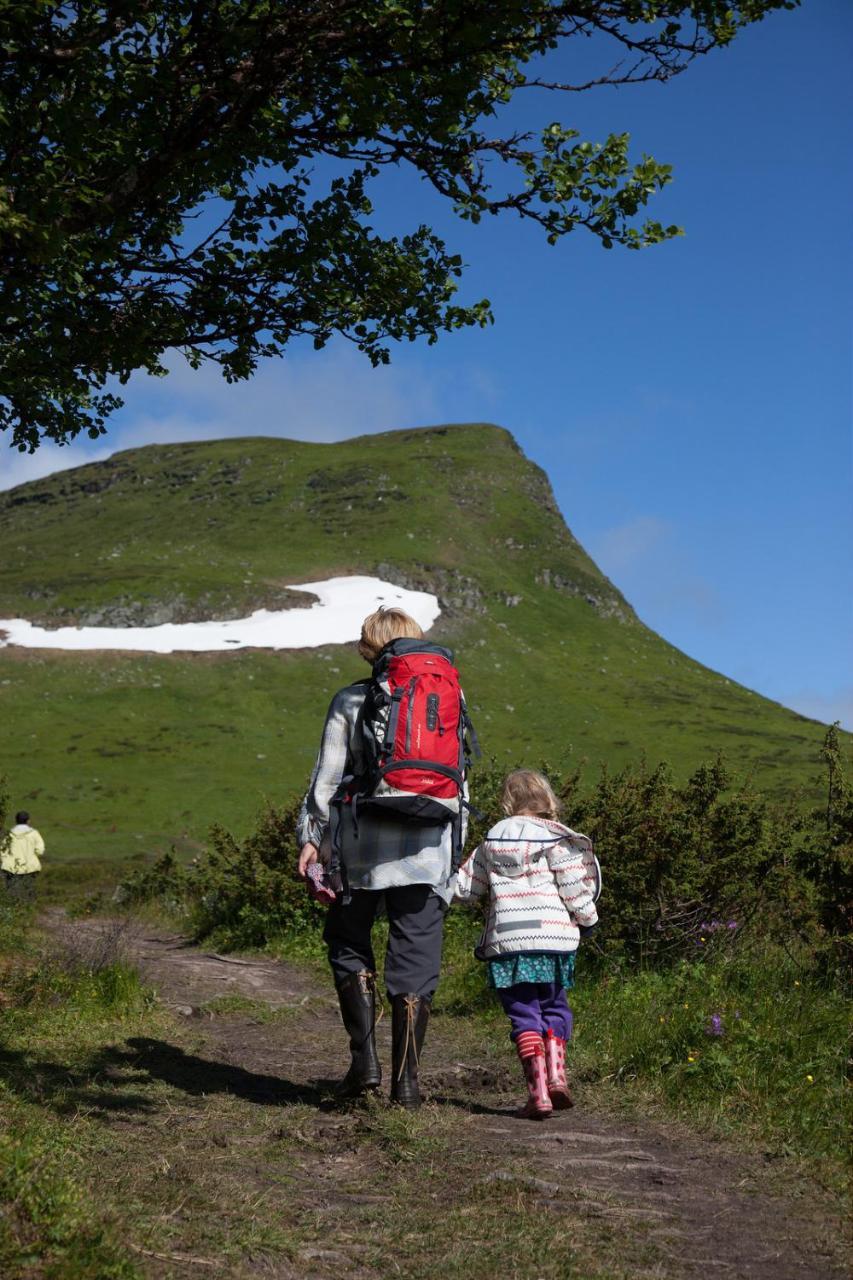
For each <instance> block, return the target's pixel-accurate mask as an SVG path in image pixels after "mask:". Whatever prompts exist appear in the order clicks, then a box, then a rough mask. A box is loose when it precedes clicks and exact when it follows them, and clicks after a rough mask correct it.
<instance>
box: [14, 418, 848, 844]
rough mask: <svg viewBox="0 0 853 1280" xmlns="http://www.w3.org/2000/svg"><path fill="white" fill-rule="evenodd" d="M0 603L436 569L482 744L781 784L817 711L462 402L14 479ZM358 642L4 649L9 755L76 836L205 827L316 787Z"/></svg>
mask: <svg viewBox="0 0 853 1280" xmlns="http://www.w3.org/2000/svg"><path fill="white" fill-rule="evenodd" d="M0 539H2V546H3V547H4V549H5V555H4V558H3V563H2V565H0V617H25V618H29V619H31V620H33V621H39V622H41V623H43V624H48V625H59V624H68V623H69V622H73V621H76V622H78V623H85V624H103V625H107V624H112V625H121V624H125V625H130V624H135V625H139V624H152V623H157V622H164V621H189V620H194V619H200V618H210V617H241V616H244V615H245V614H246V613H247V612H249V611H250V610H251V609H253V608H257V607H259V606H261V605H267V606H276V607H282V606H283V605H296V604H298V597H297V596H295V594H294V593H292V592H289V591H288V590H287V586H288V584H292V583H294V582H299V581H312V580H316V579H322V578H326V577H330V576H333V575H337V574H344V573H370V574H376V575H377V576H380V577H384V578H388V579H391V580H393V581H396V582H398V583H399V584H401V585H404V586H409V587H419V588H422V589H429V590H434V591H435V592H436V593H437V594H438V596H439V597H440V599H441V601H442V607H443V613H442V617H441V618H440V619H439V621H438V623H437V624H436V627H435V629H434V634H435V636H436V638H440V639H441V640H443V641H446V642H448V643H450V644H451V645H452V646H454V647H455V648H456V649H457V654H458V660H459V663H460V666H461V668H462V671H463V677H464V683H465V687H466V691H467V694H468V698H469V701H470V703H471V704H472V706H473V708H474V713H475V717H476V721H477V724H478V728H479V730H480V735H481V738H482V740H483V745H484V748H485V750H486V752H487V753H493V754H495V755H497V756H498V757H499V758H502V759H506V760H507V761H509V760H513V761H515V760H526V761H533V762H538V761H540V760H541V759H543V758H548V759H550V760H553V761H555V762H556V761H560V762H569V763H576V762H578V761H579V760H580V759H582V758H587V759H588V760H589V761H590V764H591V766H596V765H597V764H598V763H599V762H601V761H607V762H608V763H610V764H611V765H619V764H620V763H622V762H625V761H627V760H628V759H632V758H633V759H635V758H636V757H637V756H638V755H639V754H640V753H641V752H645V753H646V755H647V756H648V758H649V759H650V760H651V761H656V760H658V759H660V758H665V759H668V760H669V761H671V763H672V764H673V766H674V767H675V769H676V770H677V772H678V773H679V774H685V773H686V772H687V771H688V770H689V769H690V768H691V767H692V766H694V765H695V764H696V763H697V762H698V761H699V760H701V759H704V758H707V757H708V756H709V755H711V754H713V753H714V752H716V751H717V750H723V751H724V752H725V753H726V755H727V757H728V758H729V759H730V760H731V761H732V762H733V763H734V764H736V765H738V766H740V767H741V768H742V769H743V770H746V771H749V772H751V773H752V775H753V776H754V778H755V780H756V782H757V783H758V784H760V785H762V786H764V787H766V788H768V789H770V790H773V791H776V792H782V791H785V790H788V789H790V788H791V787H794V786H796V785H799V784H801V783H806V782H807V781H809V780H810V779H811V778H812V776H813V770H814V761H815V759H816V755H817V750H818V747H819V743H820V740H821V737H822V732H823V730H822V727H821V726H820V725H818V724H817V723H816V722H814V721H810V720H806V719H805V718H803V717H802V716H799V715H796V714H795V713H793V712H790V711H787V710H785V709H784V708H782V707H780V706H778V705H776V704H775V703H772V702H769V701H767V700H766V699H764V698H761V697H760V696H758V695H757V694H755V693H752V692H750V691H749V690H748V689H744V688H742V687H740V686H738V685H736V684H734V683H733V682H731V681H729V680H727V679H725V678H724V677H723V676H720V675H718V674H715V673H714V672H712V671H709V670H708V669H706V668H705V667H702V666H700V665H699V664H698V663H696V662H693V661H692V660H691V659H689V658H687V657H686V656H685V655H684V654H682V653H680V652H679V651H678V650H677V649H675V648H673V647H672V646H671V645H669V644H667V643H666V642H665V641H664V640H662V639H661V638H660V637H659V636H657V635H656V634H655V633H654V632H652V631H650V630H649V629H648V628H647V627H645V626H643V624H642V623H641V622H640V621H639V620H638V619H637V617H636V615H635V614H634V612H633V610H632V609H631V607H630V605H629V604H628V603H627V602H626V601H625V599H624V598H623V597H622V595H621V594H620V593H619V591H618V590H617V588H616V587H615V586H614V585H613V584H612V583H611V582H609V581H608V579H607V578H605V577H604V575H603V574H602V573H601V572H600V570H599V569H598V568H597V567H596V565H595V564H594V563H593V561H592V560H591V559H590V557H589V556H588V555H587V554H586V552H585V551H584V550H583V548H582V547H581V546H580V544H579V543H578V542H577V541H576V539H575V538H574V537H573V536H572V534H571V533H570V532H569V530H568V529H567V527H566V525H565V523H564V521H563V518H562V516H561V514H560V511H559V510H558V508H557V506H556V503H555V502H554V498H553V494H552V492H551V488H550V485H549V483H548V480H547V477H546V476H545V475H544V473H543V472H542V471H541V470H540V469H539V468H537V467H536V466H534V465H533V464H532V463H530V462H529V461H528V460H527V459H526V458H525V457H524V455H523V454H522V453H521V451H520V450H519V449H518V447H517V445H516V444H515V442H514V441H513V439H512V437H511V436H510V435H509V434H508V433H507V432H506V431H503V430H500V429H498V428H496V427H491V426H484V425H466V426H454V427H435V428H427V429H422V430H418V431H403V432H392V433H388V434H385V435H375V436H367V437H363V438H361V439H357V440H350V441H346V442H344V443H342V444H332V445H317V444H305V443H298V442H294V441H289V440H271V439H263V438H242V439H234V440H225V441H215V442H209V443H202V444H180V445H170V446H150V447H148V448H144V449H136V450H130V451H128V452H124V453H119V454H116V455H115V456H114V457H113V458H111V459H110V460H109V461H107V462H104V463H97V464H93V465H91V466H85V467H80V468H77V469H76V470H74V471H68V472H64V473H61V474H59V475H56V476H51V477H48V478H47V479H45V480H40V481H36V482H34V483H31V484H26V485H21V486H19V487H18V488H16V489H12V490H10V491H9V492H8V493H6V494H0ZM364 673H365V668H364V665H363V663H362V662H361V661H360V659H359V658H358V657H357V655H356V654H355V653H354V651H353V648H352V646H350V647H341V646H339V647H335V646H329V647H326V648H323V649H317V650H305V651H294V652H278V653H273V652H265V651H242V652H235V653H230V654H229V653H226V654H217V655H208V654H187V655H172V656H154V655H145V654H117V653H109V652H103V653H86V654H77V653H68V652H59V651H28V650H24V649H6V650H0V718H2V723H3V724H4V726H6V729H7V732H6V734H5V735H4V742H3V746H2V748H0V752H2V754H0V772H3V771H5V772H7V773H8V775H9V778H10V782H11V784H12V789H13V804H16V805H17V804H26V806H27V807H28V808H30V809H31V810H32V812H33V816H34V819H35V820H37V821H38V823H39V825H41V826H42V827H43V829H44V830H45V833H46V835H47V836H48V837H49V839H50V843H51V845H52V848H53V850H54V852H55V853H56V855H57V856H66V855H67V856H80V855H82V854H87V853H88V854H93V855H104V856H106V855H112V854H116V855H124V854H127V853H128V852H131V851H133V850H134V849H136V850H140V851H147V850H149V849H152V848H156V847H164V846H168V844H169V843H171V842H174V841H177V842H178V844H179V846H181V845H184V846H185V847H187V848H192V847H193V844H194V842H195V841H197V840H198V839H199V837H201V836H203V834H204V832H205V830H206V828H207V827H208V825H209V824H210V823H211V822H212V821H215V820H218V821H223V822H225V823H226V824H233V825H234V826H235V827H236V828H237V829H242V828H243V827H245V825H246V824H247V823H248V822H249V820H250V817H251V815H252V814H253V813H254V812H255V810H256V809H257V807H258V805H259V803H260V802H261V800H262V799H263V797H265V796H268V797H270V798H281V797H283V796H285V795H287V794H289V793H290V792H291V791H293V790H294V789H297V788H299V787H301V786H302V784H303V782H304V779H305V776H306V774H307V772H308V770H309V768H310V766H311V763H312V760H313V756H314V753H315V750H316V745H317V737H318V734H319V730H320V726H321V723H322V716H323V713H324V710H325V707H326V704H327V702H328V699H329V697H330V695H331V694H332V693H333V692H334V690H335V688H336V687H338V686H339V685H341V684H342V683H345V682H346V681H347V680H349V679H351V678H354V677H357V676H359V675H363V674H364Z"/></svg>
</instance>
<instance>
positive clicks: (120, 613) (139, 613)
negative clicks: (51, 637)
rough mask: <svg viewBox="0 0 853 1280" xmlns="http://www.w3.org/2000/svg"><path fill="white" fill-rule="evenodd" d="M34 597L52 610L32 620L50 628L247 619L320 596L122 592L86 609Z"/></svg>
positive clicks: (34, 593)
mask: <svg viewBox="0 0 853 1280" xmlns="http://www.w3.org/2000/svg"><path fill="white" fill-rule="evenodd" d="M26 594H27V595H28V596H29V597H30V598H31V599H33V600H39V601H42V602H44V604H45V605H46V606H47V609H49V614H48V613H47V609H44V610H42V611H41V616H40V614H39V612H34V613H33V615H32V617H31V619H30V621H33V622H38V623H39V624H40V625H44V626H47V627H48V628H49V629H51V630H55V629H57V628H59V627H160V626H163V625H164V624H165V623H170V622H174V623H184V622H234V621H236V620H237V619H238V618H245V617H247V616H248V614H250V613H253V612H254V611H255V610H256V609H270V610H277V609H309V608H310V607H311V605H312V604H314V603H316V599H317V597H316V596H314V595H312V594H311V593H310V592H305V591H291V590H289V589H287V588H267V589H263V588H259V591H258V595H257V598H256V599H254V600H252V601H251V603H250V604H248V605H247V604H246V603H245V602H244V603H241V604H237V603H232V602H229V601H228V600H227V599H226V600H222V599H221V598H218V599H216V600H214V599H212V598H211V597H210V596H209V595H202V596H199V597H198V599H196V600H190V599H188V598H187V597H186V596H185V595H184V594H183V593H182V592H177V593H176V594H175V595H173V596H168V597H164V598H159V599H155V598H152V597H144V598H142V599H136V598H134V597H133V596H130V595H122V596H119V597H118V598H117V599H115V600H112V601H110V602H109V603H108V604H103V605H95V606H94V607H92V608H86V609H62V608H57V607H56V606H55V605H53V607H51V603H52V598H51V596H50V595H49V594H48V593H46V592H43V591H39V590H37V589H35V588H34V589H32V590H30V591H28V592H27V593H26Z"/></svg>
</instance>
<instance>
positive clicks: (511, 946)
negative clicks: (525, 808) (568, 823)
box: [456, 817, 600, 959]
mask: <svg viewBox="0 0 853 1280" xmlns="http://www.w3.org/2000/svg"><path fill="white" fill-rule="evenodd" d="M599 888H600V870H599V867H598V861H597V859H596V857H595V855H594V853H593V851H592V841H591V840H590V839H589V836H584V835H581V834H580V833H579V832H577V831H572V830H571V828H569V827H564V826H563V825H562V823H560V822H550V821H547V820H545V819H544V818H528V817H516V818H504V819H503V821H501V822H499V823H497V825H496V826H494V827H492V829H491V831H490V832H489V834H488V835H487V836H486V839H485V840H484V841H483V843H482V844H481V845H478V847H477V848H476V849H475V850H474V852H473V853H472V854H471V857H470V858H468V860H467V861H466V862H464V863H463V864H462V866H461V867H460V868H459V876H458V879H457V882H456V896H457V898H458V899H460V900H461V901H466V900H470V899H472V898H479V897H481V896H482V895H483V894H485V893H488V895H489V915H488V919H487V921H486V927H485V929H484V931H483V937H482V939H481V942H480V948H479V950H480V953H481V954H482V955H483V957H484V958H485V959H494V958H496V957H497V956H505V955H517V954H519V952H522V951H527V952H542V951H545V952H566V951H576V950H577V946H578V942H579V941H580V932H579V930H578V925H590V924H595V923H596V921H597V920H598V912H597V911H596V909H595V899H596V897H597V896H598V892H599Z"/></svg>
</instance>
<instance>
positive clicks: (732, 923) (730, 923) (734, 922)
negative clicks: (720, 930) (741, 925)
mask: <svg viewBox="0 0 853 1280" xmlns="http://www.w3.org/2000/svg"><path fill="white" fill-rule="evenodd" d="M737 927H738V925H737V920H729V921H728V922H727V924H726V928H727V929H736V928H737Z"/></svg>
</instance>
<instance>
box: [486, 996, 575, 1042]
mask: <svg viewBox="0 0 853 1280" xmlns="http://www.w3.org/2000/svg"><path fill="white" fill-rule="evenodd" d="M497 995H498V999H499V1000H500V1002H501V1004H502V1005H503V1009H504V1013H505V1014H506V1015H507V1017H508V1018H509V1020H510V1022H511V1023H512V1030H511V1031H510V1033H509V1038H510V1040H513V1041H514V1040H516V1038H517V1037H518V1036H519V1034H520V1033H521V1032H522V1031H535V1032H537V1033H538V1034H539V1035H540V1036H544V1034H545V1032H546V1031H553V1032H554V1035H555V1036H560V1038H561V1039H562V1040H570V1039H571V1035H572V1011H571V1009H570V1008H569V1004H568V1001H567V1000H566V992H565V989H564V988H563V987H560V986H558V985H557V983H556V982H519V983H518V984H517V985H516V986H514V987H498V989H497Z"/></svg>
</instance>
